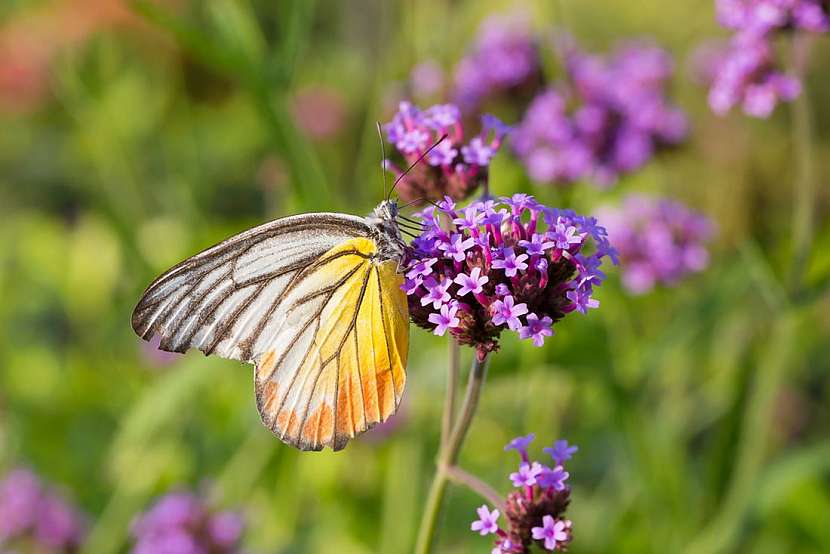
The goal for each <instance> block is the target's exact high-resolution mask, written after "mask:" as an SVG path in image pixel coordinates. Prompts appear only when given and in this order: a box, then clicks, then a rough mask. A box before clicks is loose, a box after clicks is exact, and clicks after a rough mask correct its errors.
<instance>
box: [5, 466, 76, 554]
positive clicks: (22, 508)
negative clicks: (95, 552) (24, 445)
mask: <svg viewBox="0 0 830 554" xmlns="http://www.w3.org/2000/svg"><path fill="white" fill-rule="evenodd" d="M85 533H86V524H85V521H84V518H83V516H82V515H81V514H80V512H79V511H78V510H77V509H75V508H74V507H73V506H71V505H70V504H68V503H67V502H66V501H65V500H64V499H63V498H61V497H60V496H59V495H58V494H57V493H56V492H54V491H53V490H50V489H49V488H47V487H46V486H44V485H43V483H41V481H40V480H39V479H38V478H37V477H36V476H35V475H34V474H33V473H32V472H30V471H29V470H26V469H16V470H13V471H11V472H9V473H8V474H7V475H6V477H5V478H4V479H3V481H0V551H3V552H5V551H6V549H7V548H9V549H11V551H14V550H15V549H16V548H19V547H23V546H24V545H29V546H30V547H31V550H32V551H36V552H43V553H44V554H46V553H63V552H75V551H76V550H77V549H78V547H79V546H80V544H81V542H82V541H83V539H84V535H85Z"/></svg>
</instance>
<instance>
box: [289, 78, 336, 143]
mask: <svg viewBox="0 0 830 554" xmlns="http://www.w3.org/2000/svg"><path fill="white" fill-rule="evenodd" d="M293 111H294V118H295V119H296V121H297V125H299V126H300V128H301V129H302V130H303V131H304V132H305V133H306V134H307V135H308V136H309V137H310V138H312V139H314V140H325V139H328V138H331V137H333V136H334V135H336V134H337V133H339V132H340V130H341V129H342V128H343V125H344V123H345V120H346V103H345V101H344V99H343V95H342V94H341V93H340V92H339V91H338V90H336V89H332V88H328V87H323V86H312V87H307V88H304V89H301V90H300V91H298V92H297V94H296V96H295V97H294V106H293Z"/></svg>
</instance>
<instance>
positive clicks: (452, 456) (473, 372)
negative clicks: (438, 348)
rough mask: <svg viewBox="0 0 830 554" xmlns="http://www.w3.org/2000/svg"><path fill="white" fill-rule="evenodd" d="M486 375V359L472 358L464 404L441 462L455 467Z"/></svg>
mask: <svg viewBox="0 0 830 554" xmlns="http://www.w3.org/2000/svg"><path fill="white" fill-rule="evenodd" d="M485 375H487V358H486V357H485V358H484V359H483V360H481V361H479V359H478V356H476V355H474V356H473V365H472V367H471V368H470V376H469V378H468V379H467V392H466V394H465V395H464V404H462V405H461V413H460V414H459V416H458V420H457V421H456V422H455V426H454V427H453V430H452V435H450V442H449V444H447V448H446V449H445V450H444V452H443V456H442V457H441V461H442V462H444V463H445V464H447V465H448V466H450V465H455V463H456V462H457V461H458V454H459V453H460V452H461V446H462V445H463V444H464V439H465V438H467V431H469V430H470V424H471V423H472V421H473V416H474V415H475V413H476V409H477V408H478V400H479V398H480V397H481V386H482V385H483V384H484V377H485Z"/></svg>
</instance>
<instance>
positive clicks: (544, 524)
mask: <svg viewBox="0 0 830 554" xmlns="http://www.w3.org/2000/svg"><path fill="white" fill-rule="evenodd" d="M534 438H535V435H533V434H530V435H527V436H526V437H517V438H515V439H513V440H512V441H511V442H510V444H508V445H507V446H506V447H505V450H515V451H517V452H518V453H519V456H521V462H520V463H519V468H518V471H516V472H514V473H511V474H510V480H511V481H512V482H513V486H514V487H516V489H518V490H515V491H513V492H511V493H510V494H509V495H508V496H507V502H506V503H505V509H504V512H505V513H504V516H505V519H506V520H507V525H506V527H505V528H504V529H503V528H502V527H501V526H500V525H499V517H500V516H501V513H500V512H499V510H490V508H489V507H488V506H487V505H483V506H481V507H479V508H478V509H477V510H476V512H477V514H478V519H477V520H476V521H474V522H473V523H472V524H471V525H470V529H471V530H472V531H475V532H477V533H479V534H480V535H482V536H485V535H492V534H494V535H496V543H495V547H494V548H493V551H492V554H506V553H517V554H518V553H522V554H524V553H526V552H529V551H530V548H531V546H532V545H533V544H536V545H537V546H538V547H540V548H543V549H545V550H549V551H555V550H567V547H568V544H569V543H570V542H571V539H572V526H571V522H570V521H569V520H567V519H564V518H563V515H564V513H565V510H566V509H567V507H568V504H569V503H570V496H571V490H570V487H569V486H568V485H567V484H566V482H567V480H568V477H570V474H569V473H568V472H567V471H565V467H564V464H565V462H566V461H568V460H569V459H570V458H571V456H573V454H574V453H575V452H576V451H577V447H576V446H570V445H568V441H565V440H558V441H556V442H555V443H554V445H553V447H550V448H545V449H544V452H545V453H546V454H548V455H550V457H551V459H552V460H553V463H552V464H551V465H544V464H541V463H539V462H536V461H531V460H530V457H529V455H528V452H527V448H528V446H529V445H530V443H531V442H532V441H533V439H534Z"/></svg>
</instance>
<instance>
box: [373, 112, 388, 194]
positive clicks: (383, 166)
mask: <svg viewBox="0 0 830 554" xmlns="http://www.w3.org/2000/svg"><path fill="white" fill-rule="evenodd" d="M375 125H376V126H377V129H378V140H380V156H381V158H380V163H381V166H380V173H381V176H382V177H381V178H382V179H383V197H384V198H387V196H386V147H385V146H384V145H383V130H382V129H381V126H380V121H375ZM387 200H388V198H387Z"/></svg>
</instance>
